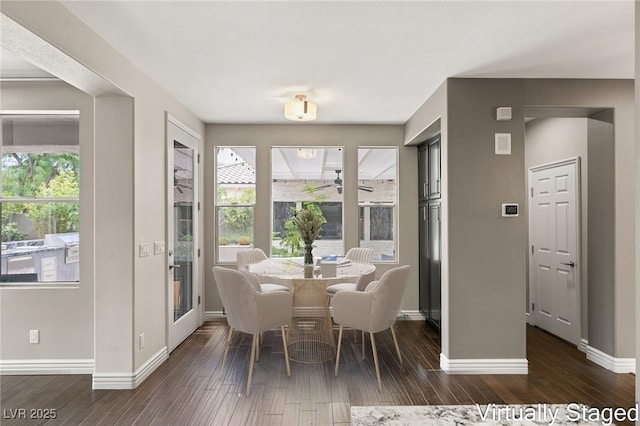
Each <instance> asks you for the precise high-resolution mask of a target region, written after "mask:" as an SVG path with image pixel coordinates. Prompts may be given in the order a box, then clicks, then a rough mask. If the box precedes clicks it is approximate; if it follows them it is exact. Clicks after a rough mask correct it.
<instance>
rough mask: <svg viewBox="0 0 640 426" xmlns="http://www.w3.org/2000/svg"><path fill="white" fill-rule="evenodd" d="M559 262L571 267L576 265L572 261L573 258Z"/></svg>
mask: <svg viewBox="0 0 640 426" xmlns="http://www.w3.org/2000/svg"><path fill="white" fill-rule="evenodd" d="M560 263H562V264H563V265H567V266H571V267H572V268H573V267H574V266H576V264H575V263H574V262H573V260H572V261H571V262H560Z"/></svg>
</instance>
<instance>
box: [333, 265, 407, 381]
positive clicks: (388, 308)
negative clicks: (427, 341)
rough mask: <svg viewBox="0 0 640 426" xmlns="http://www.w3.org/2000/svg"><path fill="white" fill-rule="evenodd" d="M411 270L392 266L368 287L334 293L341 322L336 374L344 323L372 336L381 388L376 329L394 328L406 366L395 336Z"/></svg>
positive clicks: (334, 303) (396, 345)
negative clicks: (360, 289)
mask: <svg viewBox="0 0 640 426" xmlns="http://www.w3.org/2000/svg"><path fill="white" fill-rule="evenodd" d="M409 270H410V267H409V266H408V265H405V266H398V267H396V268H392V269H389V270H388V271H386V272H385V273H384V274H382V276H381V277H380V280H378V281H374V282H372V283H371V284H369V286H367V288H366V290H365V291H349V290H345V291H339V292H337V293H336V294H335V295H334V296H333V319H334V321H335V322H336V323H337V324H339V325H340V331H339V333H338V352H337V354H336V369H335V374H336V376H337V375H338V368H339V366H340V346H341V344H342V329H343V327H345V326H346V327H352V328H355V329H357V330H362V331H366V332H368V333H369V335H370V336H371V349H372V351H373V360H374V363H375V367H376V376H377V377H378V389H379V390H382V381H381V380H380V366H379V365H378V353H377V350H376V342H375V338H374V334H375V333H379V332H381V331H384V330H386V329H388V328H390V329H391V335H392V336H393V343H394V344H395V347H396V353H397V354H398V360H399V361H400V366H401V367H402V368H403V370H404V366H403V364H402V355H401V354H400V348H399V347H398V339H397V338H396V333H395V330H394V329H393V326H394V324H395V322H396V318H397V316H398V310H399V309H400V301H401V300H402V295H403V294H404V290H405V288H406V286H407V280H408V278H409ZM364 343H365V342H364V339H363V341H362V344H363V345H364Z"/></svg>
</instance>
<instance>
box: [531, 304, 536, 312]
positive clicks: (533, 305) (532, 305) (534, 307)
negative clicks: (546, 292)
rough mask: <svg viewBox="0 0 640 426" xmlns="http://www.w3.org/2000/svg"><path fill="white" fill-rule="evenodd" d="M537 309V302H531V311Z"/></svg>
mask: <svg viewBox="0 0 640 426" xmlns="http://www.w3.org/2000/svg"><path fill="white" fill-rule="evenodd" d="M535 311H536V304H535V303H532V304H531V313H533V312H535Z"/></svg>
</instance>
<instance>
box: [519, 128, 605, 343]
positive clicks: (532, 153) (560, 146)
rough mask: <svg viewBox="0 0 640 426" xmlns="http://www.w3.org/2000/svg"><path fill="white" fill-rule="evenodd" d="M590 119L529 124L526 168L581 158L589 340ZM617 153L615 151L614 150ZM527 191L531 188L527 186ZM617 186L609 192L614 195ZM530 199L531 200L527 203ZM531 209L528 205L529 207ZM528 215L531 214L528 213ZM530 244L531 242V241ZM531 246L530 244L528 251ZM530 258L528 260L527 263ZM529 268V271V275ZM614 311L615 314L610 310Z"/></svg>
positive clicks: (583, 329)
mask: <svg viewBox="0 0 640 426" xmlns="http://www.w3.org/2000/svg"><path fill="white" fill-rule="evenodd" d="M587 124H588V123H587V119H586V118H539V119H536V120H532V121H530V122H528V123H526V124H525V167H526V169H527V170H528V169H529V168H531V167H534V166H539V165H541V164H546V163H552V162H555V161H560V160H565V159H567V158H571V157H580V160H581V162H580V173H581V175H580V185H581V200H582V202H581V206H580V209H581V210H580V211H581V233H582V241H581V243H582V244H581V253H580V254H581V258H580V260H579V261H578V264H579V265H580V274H581V285H582V287H581V290H582V291H581V305H582V306H581V309H580V311H581V314H580V317H581V319H582V327H581V333H582V335H581V336H580V337H582V338H587V334H586V333H587V329H588V328H587V327H588V324H587V312H588V311H587V298H586V296H587V283H588V282H589V277H588V263H589V262H588V261H589V251H588V241H589V232H588V223H589V222H588V216H589V215H588V206H589V203H588V201H589V179H588V175H589V156H588V148H587V139H588V128H587ZM612 152H613V149H612ZM527 187H530V184H529V183H528V182H527ZM612 190H613V186H612V187H611V188H610V191H609V192H612ZM528 200H529V198H528V197H527V201H528ZM527 208H528V204H527ZM526 211H527V212H528V210H526ZM527 241H528V240H527ZM529 246H530V243H528V244H527V247H529ZM528 259H529V256H527V260H528ZM528 269H529V268H528V266H527V271H528ZM530 305H531V304H530V302H529V275H528V274H527V305H526V307H525V309H526V311H527V312H529V307H530ZM610 311H611V310H610Z"/></svg>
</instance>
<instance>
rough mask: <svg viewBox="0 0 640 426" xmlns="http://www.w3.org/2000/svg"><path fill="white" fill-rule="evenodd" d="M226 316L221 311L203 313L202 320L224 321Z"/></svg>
mask: <svg viewBox="0 0 640 426" xmlns="http://www.w3.org/2000/svg"><path fill="white" fill-rule="evenodd" d="M226 318H227V316H226V315H224V314H223V313H222V311H204V320H205V321H217V320H221V319H226Z"/></svg>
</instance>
